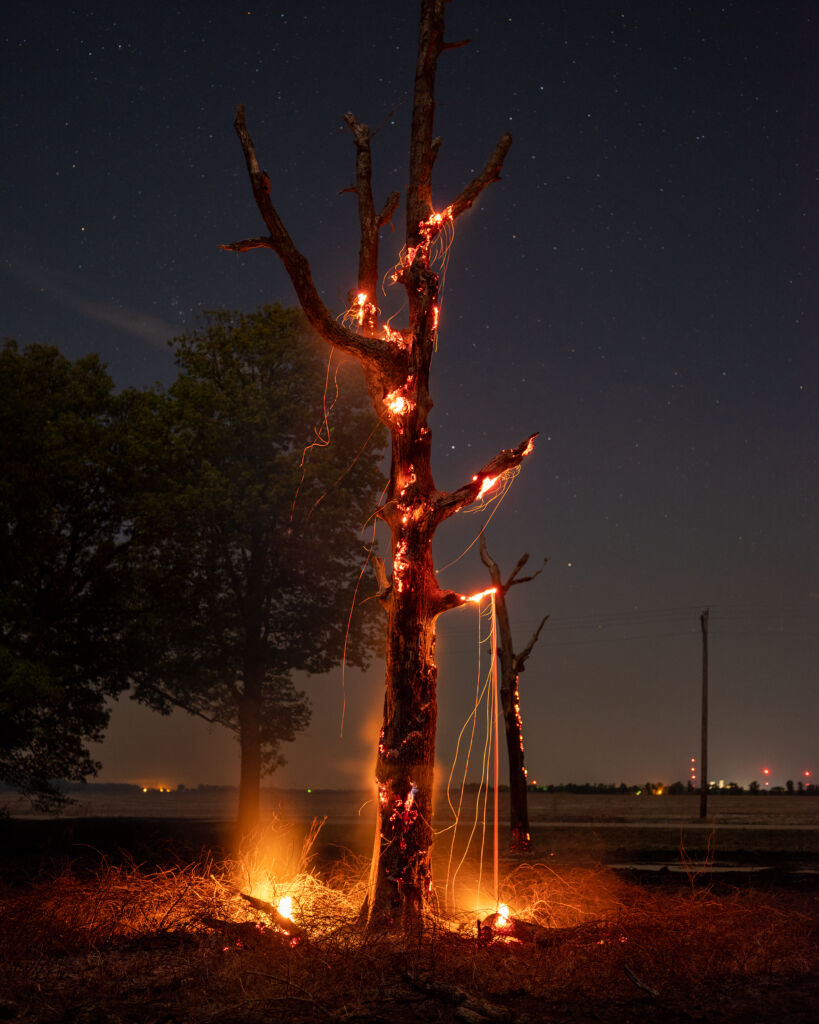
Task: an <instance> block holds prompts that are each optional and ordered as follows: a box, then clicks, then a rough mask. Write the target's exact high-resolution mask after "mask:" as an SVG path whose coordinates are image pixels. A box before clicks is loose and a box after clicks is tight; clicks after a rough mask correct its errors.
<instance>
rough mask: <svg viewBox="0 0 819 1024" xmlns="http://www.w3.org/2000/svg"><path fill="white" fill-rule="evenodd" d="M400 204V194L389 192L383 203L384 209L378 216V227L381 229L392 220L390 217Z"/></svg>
mask: <svg viewBox="0 0 819 1024" xmlns="http://www.w3.org/2000/svg"><path fill="white" fill-rule="evenodd" d="M400 202H401V193H400V192H390V194H389V195H388V196H387V201H386V203H384V208H383V209H382V210H381V213H379V215H378V226H379V227H380V228H381V227H383V226H384V225H385V224H386V223H387V222H388V221H391V220H392V215H393V214H394V213H395V211H396V210H397V209H398V204H399V203H400Z"/></svg>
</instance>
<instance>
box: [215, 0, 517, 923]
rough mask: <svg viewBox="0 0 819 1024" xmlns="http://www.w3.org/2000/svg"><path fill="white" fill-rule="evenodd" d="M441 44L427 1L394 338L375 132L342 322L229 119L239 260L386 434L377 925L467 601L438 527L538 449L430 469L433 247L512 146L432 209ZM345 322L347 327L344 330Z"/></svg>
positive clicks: (415, 800) (409, 857)
mask: <svg viewBox="0 0 819 1024" xmlns="http://www.w3.org/2000/svg"><path fill="white" fill-rule="evenodd" d="M451 45H452V44H447V43H445V42H444V0H422V4H421V19H420V24H419V36H418V61H417V65H416V75H415V93H414V102H413V115H412V135H411V140H410V168H409V184H408V189H407V232H406V247H405V249H404V251H403V255H402V259H401V262H400V263H399V265H398V267H397V268H396V269H395V272H394V275H393V281H394V282H395V283H397V284H399V285H401V286H403V287H404V288H405V290H406V292H407V304H408V310H409V319H408V325H407V327H406V328H405V329H403V330H400V331H399V330H395V329H393V328H392V327H390V326H389V325H387V324H380V323H379V315H378V314H379V310H378V308H377V305H376V296H377V286H378V281H379V267H378V231H379V229H380V228H381V227H382V226H383V225H384V224H385V223H386V222H387V221H389V220H390V218H391V217H392V214H393V212H394V211H395V209H396V207H397V205H398V201H399V196H398V195H397V194H396V193H393V194H392V195H391V196H389V198H388V199H387V201H386V203H385V204H384V206H383V208H382V209H381V211H380V213H376V208H375V204H374V201H373V195H372V186H371V175H372V160H371V155H370V141H371V134H370V131H369V128H368V127H367V125H365V124H361V123H360V122H358V121H357V120H356V119H355V117H354V116H353V115H352V114H347V115H346V117H345V120H346V122H347V124H348V125H349V127H350V129H351V131H352V134H353V139H354V142H355V146H356V154H357V156H356V184H355V187H354V188H353V189H352V190H351V191H353V192H355V194H356V195H357V198H358V211H359V223H360V228H361V242H360V247H359V267H358V290H357V292H351V296H352V301H351V305H350V309H349V310H348V311H347V316H346V317H345V318H344V320H343V322H341V323H340V322H339V321H338V320H337V319H336V317H335V315H334V314H333V313H332V312H331V311H330V310H328V309H327V308H326V307H325V305H324V304H323V302H322V301H321V298H320V296H319V293H318V290H317V289H316V287H315V284H314V283H313V279H312V274H311V270H310V265H309V263H308V261H307V260H306V259H305V257H304V256H303V255H302V254H301V253H300V252H299V251H298V249H296V247H295V245H294V244H293V241H292V239H291V237H290V235H289V233H288V232H287V229H286V228H285V226H284V224H283V223H282V221H281V218H280V217H279V215H278V213H277V211H276V209H275V207H274V205H273V202H272V200H271V198H270V179H269V178H268V176H267V174H266V173H264V172H263V171H262V170H261V168H260V167H259V163H258V161H257V159H256V154H255V150H254V146H253V142H252V140H251V138H250V134H249V132H248V130H247V126H246V123H245V116H244V109H243V108H242V107H240V108H239V110H238V112H237V115H236V122H235V126H236V131H237V134H238V135H239V139H240V141H241V144H242V149H243V151H244V155H245V161H246V164H247V169H248V173H249V175H250V180H251V184H252V187H253V193H254V197H255V199H256V204H257V206H258V208H259V211H260V213H261V215H262V218H263V220H264V222H265V225H266V227H267V230H268V232H269V234H268V235H267V236H262V237H257V238H248V239H245V240H243V241H241V242H234V243H232V244H231V245H226V246H224V248H226V249H229V250H231V251H236V252H245V251H247V250H249V249H254V248H259V247H265V248H270V249H273V250H274V251H275V252H276V253H277V254H278V256H279V257H280V259H281V260H282V262H283V264H284V266H285V268H286V269H287V271H288V273H289V275H290V278H291V280H292V282H293V286H294V288H295V290H296V294H297V295H298V298H299V302H300V303H301V305H302V308H303V309H304V311H305V314H306V315H307V318H308V319H309V321H310V323H311V324H312V325H313V327H314V328H315V330H316V331H317V332H318V333H319V334H320V335H321V336H322V337H323V338H324V339H325V340H326V341H327V342H328V343H329V344H331V345H333V346H335V347H336V348H338V349H340V350H342V351H344V352H348V353H350V354H352V355H354V356H356V358H358V359H359V360H360V362H361V364H362V367H363V370H364V374H365V377H366V380H367V386H368V388H369V393H370V397H371V398H372V402H373V408H374V409H375V411H376V414H377V415H378V416H379V417H380V419H381V420H382V421H383V422H384V423H385V424H386V425H387V427H388V428H389V431H390V435H391V438H392V466H391V473H390V483H389V489H388V496H387V501H386V503H385V504H384V505H383V506H382V507H381V508H380V509H379V510H378V514H379V515H380V517H381V518H382V519H383V520H384V521H385V522H386V523H387V525H388V527H389V529H390V533H391V544H392V569H393V571H392V579H391V580H388V579H387V577H386V573H385V572H384V571H383V568H382V572H381V580H380V582H381V593H380V595H379V596H380V599H381V601H382V603H383V605H384V607H385V609H386V611H387V615H388V625H387V656H386V673H385V696H384V722H383V726H382V729H381V737H380V740H379V745H378V757H377V765H376V781H377V785H378V816H377V827H376V835H375V849H374V855H373V863H372V872H371V877H370V890H369V896H368V900H367V904H366V908H365V911H366V917H367V920H368V922H369V924H370V925H371V926H373V927H381V926H388V925H391V924H392V925H398V926H401V927H403V928H405V929H408V928H411V927H413V926H414V925H416V924H417V923H418V922H419V920H420V916H421V914H422V912H423V909H424V907H425V904H426V902H427V898H428V896H429V893H430V889H431V884H432V879H431V870H430V850H431V846H432V835H433V833H432V826H431V822H432V783H433V765H434V759H435V729H436V721H437V705H436V700H437V698H436V676H437V669H436V666H435V660H434V648H435V619H436V617H437V616H438V615H439V614H440V613H441V612H443V611H446V610H447V609H449V608H456V607H460V606H461V605H463V603H464V602H465V601H466V600H467V598H466V597H465V596H463V595H461V594H456V593H454V592H453V591H442V590H441V589H440V588H439V586H438V583H437V580H436V578H435V573H434V569H433V563H432V537H433V534H434V533H435V530H436V528H437V526H438V525H439V524H440V523H441V522H443V520H445V519H446V518H448V517H449V516H451V515H453V514H454V513H456V512H458V511H459V510H460V509H461V508H463V507H465V506H466V505H469V504H471V503H472V502H474V501H475V500H476V499H478V497H480V496H482V495H483V494H484V493H485V492H486V491H487V490H489V489H490V488H491V487H493V486H495V485H496V484H497V482H498V481H499V480H500V478H501V477H502V476H503V475H504V474H505V473H508V472H509V471H510V470H512V469H514V468H516V467H517V466H518V465H519V464H520V462H521V461H522V460H523V458H524V457H525V456H526V455H528V454H529V452H530V451H531V450H532V447H533V441H534V436H535V435H532V437H529V438H527V439H526V440H525V441H523V442H522V443H521V444H519V445H518V446H517V447H516V448H511V449H504V450H503V451H502V452H500V453H499V454H498V455H496V456H495V457H494V458H493V459H491V460H490V461H489V462H488V463H487V464H486V465H485V466H484V467H483V469H481V470H479V471H478V472H477V473H475V474H474V475H473V477H472V479H471V480H470V481H469V482H468V483H467V484H465V485H464V486H463V487H461V488H459V489H458V490H456V491H452V492H449V493H446V492H439V491H437V490H436V488H435V484H434V482H433V479H432V472H431V469H430V446H431V435H430V431H429V427H428V425H427V416H428V413H429V410H430V409H431V407H432V401H431V399H430V396H429V391H428V384H429V370H430V362H431V359H432V354H433V351H434V348H435V339H436V333H437V326H438V316H439V306H438V289H439V278H438V273H437V272H436V269H435V262H436V261H435V243H436V239H437V238H438V235H439V234H440V232H441V231H442V230H443V229H445V228H448V227H451V225H452V224H453V223H454V221H455V220H456V219H457V217H459V216H460V215H461V214H462V213H463V212H464V211H465V210H466V209H468V208H469V207H470V206H471V205H472V203H473V202H474V201H475V199H476V198H477V197H478V196H479V195H480V193H481V192H482V191H483V189H484V188H486V187H487V186H488V185H490V184H491V183H492V182H494V181H496V180H497V179H498V178H499V176H500V170H501V167H502V165H503V161H504V158H505V156H506V153H507V151H508V149H509V146H510V145H511V142H512V139H511V136H509V135H504V136H503V137H502V138H501V140H500V141H499V143H498V145H497V146H496V147H495V150H494V152H493V153H492V155H491V156H490V158H489V160H488V161H487V164H486V166H485V168H484V170H483V171H482V172H481V173H480V174H479V175H478V176H477V177H476V178H475V179H473V181H471V182H470V183H469V184H468V185H467V186H466V187H465V188H464V189H463V191H462V192H461V193H460V194H459V195H458V196H457V197H456V198H455V199H454V201H453V202H452V203H450V204H449V206H447V207H446V208H445V209H444V210H443V211H441V212H439V213H436V212H435V211H434V210H433V207H432V201H431V181H432V168H433V164H434V162H435V157H436V155H437V152H438V147H439V144H440V139H435V138H433V113H434V108H435V101H434V94H435V73H436V69H437V65H438V58H439V57H440V55H441V53H442V52H443V50H445V49H449V48H450V47H451ZM347 325H352V326H347Z"/></svg>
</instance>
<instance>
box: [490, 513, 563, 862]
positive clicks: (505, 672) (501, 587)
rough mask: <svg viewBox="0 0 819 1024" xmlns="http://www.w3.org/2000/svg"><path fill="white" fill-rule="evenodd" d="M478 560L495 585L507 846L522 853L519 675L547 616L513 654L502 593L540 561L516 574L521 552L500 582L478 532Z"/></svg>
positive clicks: (524, 806)
mask: <svg viewBox="0 0 819 1024" xmlns="http://www.w3.org/2000/svg"><path fill="white" fill-rule="evenodd" d="M481 561H482V562H483V564H484V565H485V566H486V568H487V569H488V570H489V575H490V577H491V578H492V586H493V587H494V588H495V614H496V615H497V618H498V633H499V635H500V647H499V648H498V652H497V653H498V657H499V658H500V663H501V707H502V708H503V721H504V724H505V726H506V750H507V752H508V754H509V824H510V826H511V841H510V846H511V849H512V852H513V853H524V852H525V851H526V850H529V849H531V846H532V836H531V833H530V831H529V807H528V803H527V800H526V792H527V790H526V767H525V765H524V758H523V719H522V717H521V712H520V689H519V682H518V680H519V676H520V673H521V672H522V671H523V670H524V668H525V667H526V662H527V660H528V658H529V655H530V654H531V653H532V649H533V648H534V646H535V644H536V643H537V640H538V637H539V636H540V631H541V630H542V629H543V626H544V625H545V623H546V620H547V619H548V618H549V616H548V615H544V616H543V618H542V619H541V620H540V625H539V626H538V627H537V629H536V630H535V631H534V633H533V634H532V636H531V637H530V638H529V643H528V644H527V645H526V646H525V647H524V648H523V650H522V651H521V652H520V654H515V649H514V647H513V646H512V629H511V627H510V625H509V612H508V610H507V608H506V594H507V592H508V591H509V590H510V589H511V588H512V587H514V586H517V584H519V583H528V582H529V581H530V580H533V579H534V578H535V577H536V576H539V575H540V574H541V573H542V572H543V565H545V564H546V562H547V561H548V559H546V558H544V559H543V565H542V566H541V567H540V568H539V569H538V571H537V572H535V573H532V575H531V576H518V573H519V572H520V571H521V569H522V568H523V567H524V565H526V563H527V562H528V561H529V555H528V554H525V555H521V556H520V558H519V559H518V564H517V565H516V566H515V568H514V569H513V570H512V573H511V575H510V576H509V578H508V579H507V581H506V582H505V583H504V582H503V578H502V577H501V571H500V568H499V566H498V563H497V562H496V561H495V560H494V559H493V558H492V556H491V555H490V554H489V551H488V550H487V547H486V540H485V538H484V535H483V532H481Z"/></svg>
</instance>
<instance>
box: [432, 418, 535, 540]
mask: <svg viewBox="0 0 819 1024" xmlns="http://www.w3.org/2000/svg"><path fill="white" fill-rule="evenodd" d="M536 437H537V433H534V434H532V435H531V436H530V437H527V438H526V440H525V441H521V443H520V444H519V445H518V446H517V447H516V448H504V449H503V451H501V452H498V454H497V455H496V456H494V458H492V459H490V460H489V462H487V463H486V465H485V466H484V467H483V469H481V470H479V471H478V472H477V473H476V474H475V476H473V477H472V480H471V481H470V483H468V484H464V486H463V487H459V488H458V490H457V491H449V492H441V493H439V494H438V495H437V497H436V498H435V502H434V509H435V518H436V521H437V522H438V523H440V522H442V521H443V520H444V519H446V518H447V517H448V516H451V515H453V514H454V513H455V512H458V511H459V510H460V509H462V508H464V507H465V506H466V505H471V504H472V502H473V501H477V500H478V498H479V497H482V496H483V495H484V494H486V492H487V491H489V490H491V489H492V487H494V486H495V482H496V481H498V480H499V478H500V477H501V476H503V474H504V473H508V472H509V470H510V469H515V467H516V466H519V465H520V464H521V462H523V460H524V459H525V458H526V456H527V455H529V453H530V452H531V451H532V449H533V448H534V446H535V438H536Z"/></svg>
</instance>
